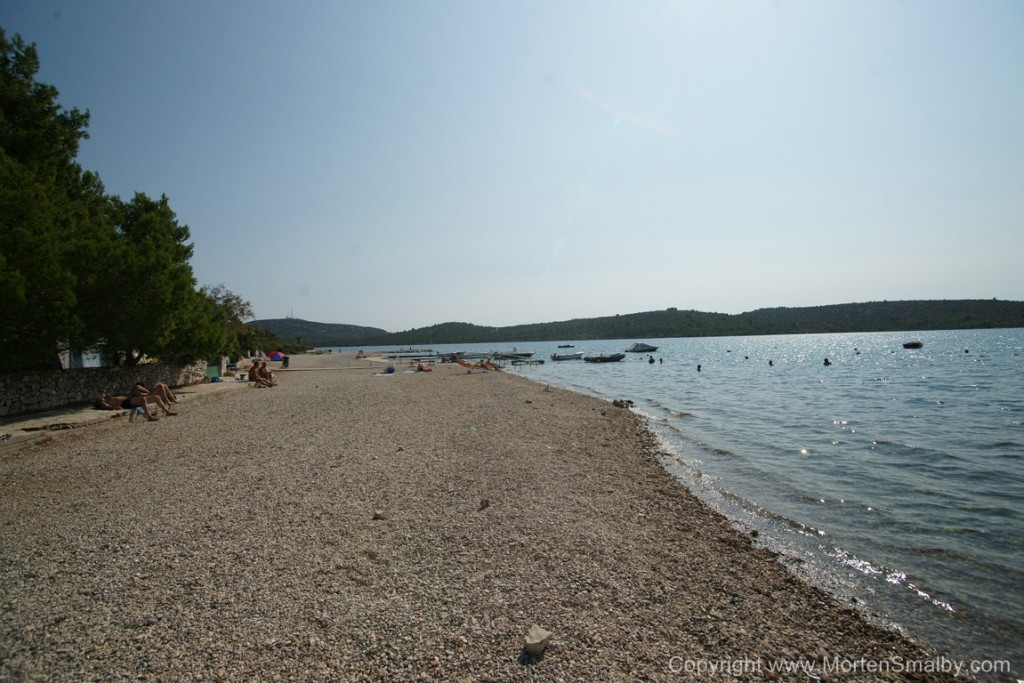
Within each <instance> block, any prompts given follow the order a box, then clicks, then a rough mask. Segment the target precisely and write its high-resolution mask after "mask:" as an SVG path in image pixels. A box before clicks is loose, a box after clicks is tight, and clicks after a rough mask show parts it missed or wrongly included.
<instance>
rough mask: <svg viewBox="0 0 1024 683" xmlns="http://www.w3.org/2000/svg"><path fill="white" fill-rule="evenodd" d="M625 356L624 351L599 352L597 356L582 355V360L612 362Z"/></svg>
mask: <svg viewBox="0 0 1024 683" xmlns="http://www.w3.org/2000/svg"><path fill="white" fill-rule="evenodd" d="M625 357H626V354H624V353H612V354H603V353H602V354H599V355H597V356H584V357H583V360H585V361H586V362H588V363H614V362H615V361H620V360H622V359H623V358H625Z"/></svg>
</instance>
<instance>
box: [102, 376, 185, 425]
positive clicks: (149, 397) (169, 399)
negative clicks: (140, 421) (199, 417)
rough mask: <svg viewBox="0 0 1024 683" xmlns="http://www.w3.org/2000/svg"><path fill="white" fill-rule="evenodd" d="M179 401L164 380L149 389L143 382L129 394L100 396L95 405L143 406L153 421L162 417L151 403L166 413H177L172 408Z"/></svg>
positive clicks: (112, 407)
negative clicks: (154, 410) (152, 408)
mask: <svg viewBox="0 0 1024 683" xmlns="http://www.w3.org/2000/svg"><path fill="white" fill-rule="evenodd" d="M177 402H178V398H177V397H176V396H175V395H174V392H172V391H171V389H170V387H168V386H167V385H166V384H164V383H163V382H158V383H157V384H155V385H153V388H152V389H147V388H146V387H145V386H144V385H142V384H136V385H135V386H134V387H133V388H132V390H131V392H129V393H128V395H127V396H123V395H120V394H108V395H106V396H100V397H99V398H98V399H96V404H95V405H96V408H97V409H98V410H136V409H139V408H141V409H142V412H143V413H144V414H145V416H146V419H147V420H149V421H151V422H153V421H155V420H159V419H160V418H158V417H157V416H156V415H154V414H153V411H152V410H151V409H150V404H151V403H155V404H156V405H157V406H159V407H160V409H161V410H163V411H164V415H177V414H178V413H176V412H174V411H173V410H171V408H170V404H171V403H177Z"/></svg>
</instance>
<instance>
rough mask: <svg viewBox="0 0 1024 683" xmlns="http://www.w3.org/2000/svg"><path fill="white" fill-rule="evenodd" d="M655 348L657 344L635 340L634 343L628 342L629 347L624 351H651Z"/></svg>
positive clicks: (655, 349)
mask: <svg viewBox="0 0 1024 683" xmlns="http://www.w3.org/2000/svg"><path fill="white" fill-rule="evenodd" d="M657 350H658V347H657V346H651V345H650V344H644V343H643V342H636V343H635V344H630V346H629V348H628V349H626V353H653V352H654V351H657Z"/></svg>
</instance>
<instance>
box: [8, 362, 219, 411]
mask: <svg viewBox="0 0 1024 683" xmlns="http://www.w3.org/2000/svg"><path fill="white" fill-rule="evenodd" d="M205 379H206V361H199V362H196V363H193V364H191V365H171V364H166V363H152V364H145V365H139V366H136V367H133V368H77V369H71V370H52V371H49V372H14V373H11V374H7V375H0V417H10V416H12V415H22V414H25V413H34V412H38V411H40V410H50V409H53V408H62V407H64V406H70V405H75V404H80V403H87V402H88V403H91V402H92V401H95V400H96V398H97V397H98V396H104V395H107V394H120V395H125V394H127V393H128V392H129V391H131V388H132V387H133V386H135V384H136V383H138V384H144V385H146V386H147V387H151V386H153V385H154V384H156V383H157V382H163V383H164V384H167V385H168V386H170V387H181V386H186V385H189V384H196V383H197V382H202V381H205Z"/></svg>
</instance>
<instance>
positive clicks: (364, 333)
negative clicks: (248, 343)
mask: <svg viewBox="0 0 1024 683" xmlns="http://www.w3.org/2000/svg"><path fill="white" fill-rule="evenodd" d="M247 324H248V325H258V326H260V327H262V328H263V329H265V330H266V331H267V332H270V333H272V334H274V335H276V336H277V337H278V338H280V339H281V340H283V341H287V342H295V343H297V344H305V345H307V346H342V345H347V344H348V343H352V344H359V343H360V342H359V340H360V339H364V338H366V337H380V336H381V335H386V334H388V331H387V330H382V329H380V328H379V327H360V326H359V325H342V324H338V323H317V322H311V321H309V320H300V319H299V318H268V319H266V320H253V321H252V322H250V323H247Z"/></svg>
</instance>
